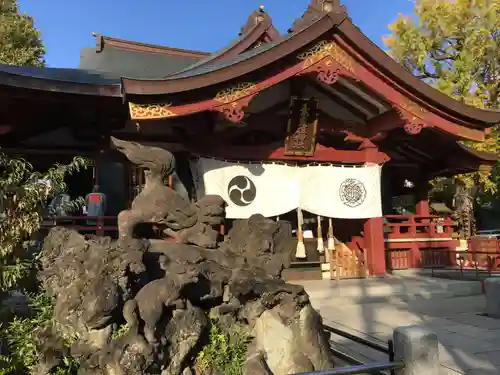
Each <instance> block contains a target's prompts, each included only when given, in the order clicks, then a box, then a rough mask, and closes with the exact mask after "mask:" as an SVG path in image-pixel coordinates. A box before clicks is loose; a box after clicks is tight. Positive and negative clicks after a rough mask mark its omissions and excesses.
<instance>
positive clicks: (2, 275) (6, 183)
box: [0, 154, 90, 292]
mask: <svg viewBox="0 0 500 375" xmlns="http://www.w3.org/2000/svg"><path fill="white" fill-rule="evenodd" d="M89 164H90V161H89V160H88V159H86V158H82V157H75V158H74V159H73V161H72V162H71V163H69V164H67V165H63V164H57V165H55V166H54V167H52V168H50V169H49V170H48V171H47V172H45V173H41V172H36V171H33V167H32V165H31V164H30V163H28V162H27V161H26V160H23V159H16V158H9V157H8V156H7V155H3V154H0V292H1V291H5V290H9V289H10V288H12V287H14V286H15V285H16V284H17V283H18V282H19V281H20V280H22V279H23V278H25V277H26V276H28V275H29V274H30V272H31V271H33V270H34V268H35V266H36V264H35V259H34V258H33V251H32V250H31V247H32V246H30V244H29V243H28V244H26V243H25V241H29V240H30V237H31V236H32V235H33V234H34V233H36V232H37V231H38V230H39V229H40V226H41V223H42V213H41V211H42V208H43V207H44V206H45V205H46V204H47V201H48V200H49V199H50V198H51V197H53V196H54V195H55V194H57V193H60V192H64V191H66V184H65V183H64V178H65V177H66V176H68V175H71V174H72V173H74V172H78V171H80V170H81V169H84V168H86V167H87V166H88V165H89ZM82 203H83V199H77V200H76V201H73V202H71V206H72V208H77V207H78V206H79V205H81V204H82Z"/></svg>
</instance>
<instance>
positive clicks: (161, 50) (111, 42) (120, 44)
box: [96, 34, 211, 60]
mask: <svg viewBox="0 0 500 375" xmlns="http://www.w3.org/2000/svg"><path fill="white" fill-rule="evenodd" d="M106 46H110V47H113V48H117V49H122V50H125V51H134V52H143V53H157V54H161V55H166V56H183V57H191V58H194V59H200V60H201V59H203V58H205V57H208V56H210V55H211V53H210V52H202V51H193V50H187V49H181V48H172V47H165V46H158V45H154V44H147V43H140V42H134V41H130V40H123V39H118V38H112V37H109V36H104V35H99V34H97V35H96V52H97V53H99V52H102V51H103V50H104V48H106Z"/></svg>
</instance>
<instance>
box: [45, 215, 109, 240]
mask: <svg viewBox="0 0 500 375" xmlns="http://www.w3.org/2000/svg"><path fill="white" fill-rule="evenodd" d="M55 226H62V227H66V228H71V229H74V230H76V231H78V232H80V233H86V234H95V235H98V236H104V235H105V234H116V233H117V232H118V227H117V223H116V216H62V217H57V218H51V217H50V218H49V217H48V218H44V219H43V224H42V228H45V229H49V228H53V227H55Z"/></svg>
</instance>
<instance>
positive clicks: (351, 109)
mask: <svg viewBox="0 0 500 375" xmlns="http://www.w3.org/2000/svg"><path fill="white" fill-rule="evenodd" d="M309 82H310V85H311V87H312V88H314V89H315V90H316V91H318V92H319V93H320V94H323V95H325V96H326V97H327V98H330V99H331V100H332V101H334V102H335V103H337V104H338V105H340V106H341V107H343V108H345V109H346V110H347V111H349V112H351V113H352V115H353V116H354V117H357V118H359V119H360V120H362V121H363V122H365V121H366V114H365V113H364V112H362V111H360V110H359V109H358V108H356V107H354V106H353V105H351V104H350V103H348V102H346V101H345V100H344V99H342V98H340V97H338V96H336V95H335V94H334V93H332V92H331V91H329V90H328V89H327V88H326V87H324V86H323V85H321V84H320V83H319V82H317V81H316V79H312V78H310V79H309Z"/></svg>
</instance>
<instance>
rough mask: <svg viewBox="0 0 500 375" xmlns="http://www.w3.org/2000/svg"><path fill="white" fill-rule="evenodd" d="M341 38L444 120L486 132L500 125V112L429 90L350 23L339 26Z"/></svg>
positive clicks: (372, 66)
mask: <svg viewBox="0 0 500 375" xmlns="http://www.w3.org/2000/svg"><path fill="white" fill-rule="evenodd" d="M337 35H338V36H340V37H341V38H342V39H343V40H344V41H345V43H346V44H348V45H349V47H351V48H352V49H353V50H355V51H356V52H357V53H358V54H359V56H360V57H361V58H363V60H365V61H366V62H367V63H368V65H369V66H371V68H372V69H375V70H376V71H378V72H379V73H381V74H383V75H384V76H385V77H387V79H390V80H391V82H392V83H393V84H394V85H395V86H396V87H400V88H401V89H403V90H405V91H406V92H407V93H408V94H410V95H411V96H413V97H414V98H415V99H417V100H418V101H419V102H420V103H421V104H422V105H424V106H426V107H428V108H431V109H433V110H435V111H437V112H438V113H440V114H441V115H442V116H447V117H448V118H450V119H453V120H455V121H456V122H462V123H463V124H466V125H468V126H471V127H476V128H483V129H484V128H489V127H492V126H495V125H498V124H500V111H494V110H486V109H480V108H476V107H472V106H468V105H466V104H464V103H461V102H459V101H457V100H455V99H453V98H450V97H449V96H447V95H445V94H443V93H441V92H439V91H438V90H436V89H434V88H433V87H431V86H429V85H428V84H426V83H425V82H423V81H422V80H420V79H419V78H417V77H415V76H414V75H413V74H411V73H410V72H409V71H408V70H406V69H405V68H404V67H403V66H402V65H400V64H399V63H397V62H396V61H395V60H393V59H392V58H390V57H389V56H388V55H387V54H386V53H385V52H384V51H382V50H381V49H380V48H379V47H378V46H377V45H376V44H374V43H373V42H372V41H370V40H369V39H368V38H367V37H366V36H365V35H364V34H363V33H362V32H361V31H360V30H359V29H358V28H357V27H356V26H355V25H353V23H352V22H351V21H350V20H349V19H346V20H345V22H342V23H341V24H339V25H338V27H337Z"/></svg>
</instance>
